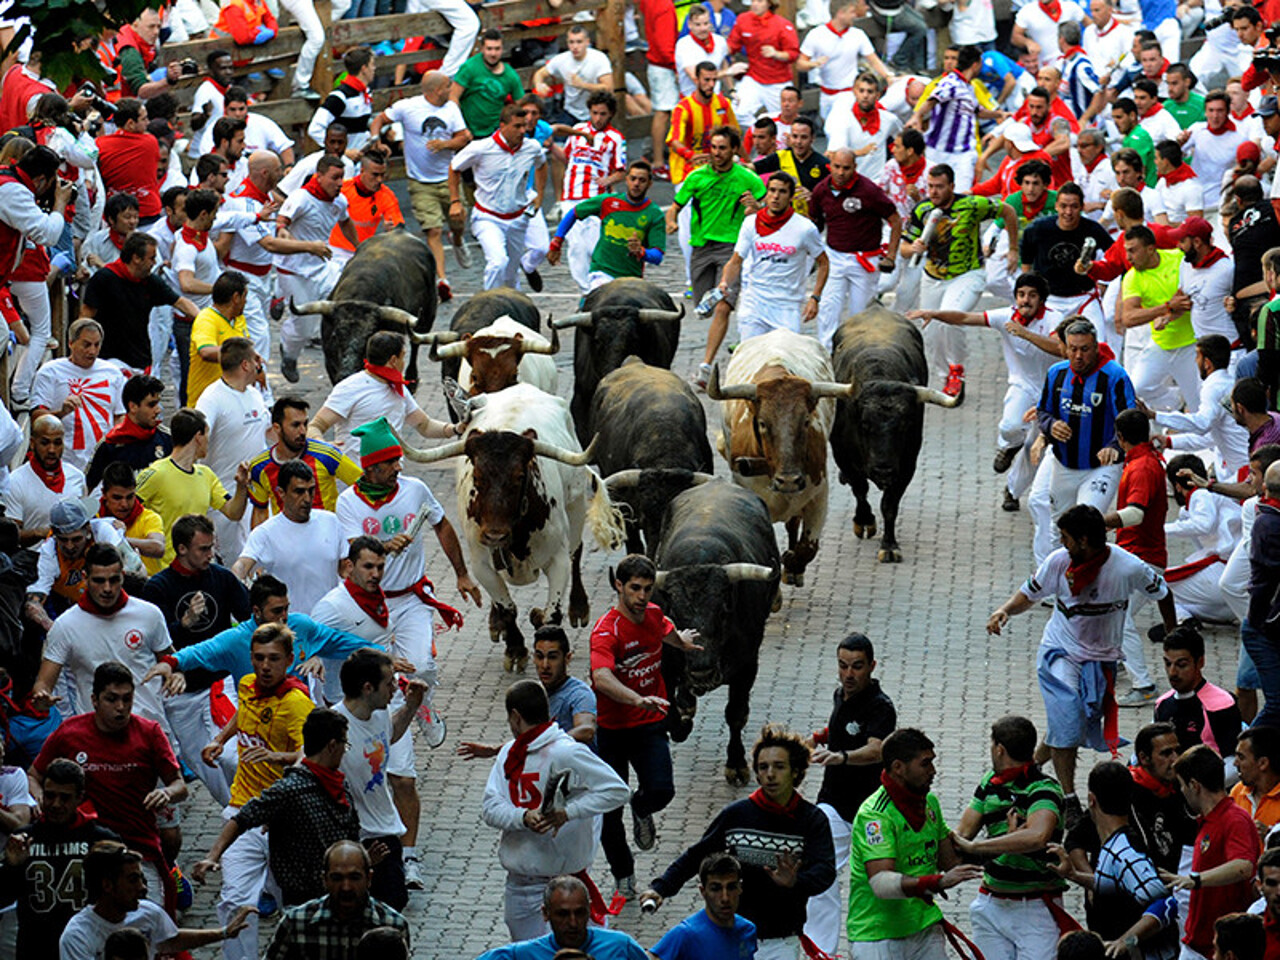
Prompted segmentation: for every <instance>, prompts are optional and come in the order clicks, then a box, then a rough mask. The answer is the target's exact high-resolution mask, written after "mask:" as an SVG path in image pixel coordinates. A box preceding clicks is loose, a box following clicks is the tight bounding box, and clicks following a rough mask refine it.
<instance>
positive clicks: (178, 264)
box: [173, 230, 222, 310]
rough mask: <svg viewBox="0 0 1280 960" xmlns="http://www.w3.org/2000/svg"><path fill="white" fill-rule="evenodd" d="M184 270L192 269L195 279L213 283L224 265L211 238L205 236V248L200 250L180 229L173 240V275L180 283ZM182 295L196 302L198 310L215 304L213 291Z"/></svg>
mask: <svg viewBox="0 0 1280 960" xmlns="http://www.w3.org/2000/svg"><path fill="white" fill-rule="evenodd" d="M183 270H190V271H191V272H192V273H193V274H195V279H197V280H199V281H201V282H202V283H207V284H210V285H212V284H213V282H214V281H215V280H217V279H218V276H219V275H220V274H221V273H222V267H221V266H220V265H219V263H218V251H217V250H216V249H214V246H213V241H212V239H211V238H209V237H206V238H205V244H204V249H203V250H200V249H198V248H197V247H196V246H195V244H192V243H188V242H187V240H186V238H184V237H183V236H182V231H181V230H179V231H178V234H177V236H175V237H174V240H173V275H174V277H175V278H177V279H178V282H179V284H181V282H182V280H181V277H180V274H181V272H182V271H183ZM179 292H181V287H179ZM182 295H183V296H184V297H186V298H187V299H188V300H190V301H191V302H192V303H194V304H195V305H196V309H197V310H203V309H204V308H205V307H211V306H213V294H212V293H183V294H182Z"/></svg>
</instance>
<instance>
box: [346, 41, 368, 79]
mask: <svg viewBox="0 0 1280 960" xmlns="http://www.w3.org/2000/svg"><path fill="white" fill-rule="evenodd" d="M372 61H373V51H372V50H370V49H369V48H368V47H352V48H351V49H350V50H348V51H347V52H346V53H344V54H343V55H342V66H343V67H344V68H345V69H346V71H347V73H350V74H357V73H359V72H360V71H361V70H363V69H364V68H365V67H367V66H368V65H369V64H370V63H371V62H372Z"/></svg>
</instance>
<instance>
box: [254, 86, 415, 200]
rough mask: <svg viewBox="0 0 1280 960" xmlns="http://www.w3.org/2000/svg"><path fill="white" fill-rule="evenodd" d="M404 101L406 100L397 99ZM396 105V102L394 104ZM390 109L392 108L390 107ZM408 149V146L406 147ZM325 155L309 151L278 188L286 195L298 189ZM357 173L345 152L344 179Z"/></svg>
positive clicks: (343, 162) (322, 152) (343, 158)
mask: <svg viewBox="0 0 1280 960" xmlns="http://www.w3.org/2000/svg"><path fill="white" fill-rule="evenodd" d="M397 102H399V103H403V102H404V101H403V100H401V101H397ZM392 106H395V104H392ZM388 109H390V108H388ZM405 149H406V150H407V149H408V148H407V147H406V148H405ZM324 155H325V153H324V151H323V150H317V151H315V153H308V154H307V155H306V156H305V157H303V158H302V159H301V160H299V161H298V162H297V163H295V164H294V165H293V169H292V170H290V171H289V172H288V173H286V174H285V175H284V179H282V180H281V181H280V183H279V184H278V185H277V186H276V189H277V190H279V191H280V192H281V193H283V194H284V195H285V196H286V197H287V196H289V195H290V194H292V193H293V191H295V190H297V189H298V188H299V187H301V186H302V185H303V184H304V183H306V182H307V181H308V180H310V179H311V176H312V174H314V173H315V172H316V164H317V163H319V162H320V158H321V157H323V156H324ZM355 175H356V165H355V164H354V163H352V162H351V161H350V160H349V159H348V158H347V157H346V155H345V154H344V155H343V157H342V179H343V180H350V179H351V178H352V177H354V176H355Z"/></svg>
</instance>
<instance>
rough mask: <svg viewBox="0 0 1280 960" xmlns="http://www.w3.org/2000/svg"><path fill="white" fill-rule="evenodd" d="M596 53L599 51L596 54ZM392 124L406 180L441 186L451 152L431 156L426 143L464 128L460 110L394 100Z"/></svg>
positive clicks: (446, 176)
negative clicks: (400, 138) (397, 130)
mask: <svg viewBox="0 0 1280 960" xmlns="http://www.w3.org/2000/svg"><path fill="white" fill-rule="evenodd" d="M596 52H599V51H596ZM383 113H384V114H385V115H386V117H387V118H388V119H389V120H391V122H392V123H398V124H400V126H401V127H402V128H403V130H404V162H405V172H406V173H407V174H408V175H409V179H410V180H417V181H418V182H419V183H443V182H444V181H446V180H448V179H449V160H450V159H451V158H452V157H453V151H452V150H441V151H439V152H437V153H433V152H431V151H430V150H428V149H427V141H428V140H449V139H451V138H452V137H453V136H454V135H455V134H457V133H458V132H459V131H462V130H465V129H467V123H466V121H465V120H463V119H462V111H461V110H460V109H458V105H457V104H456V103H454V102H453V101H452V100H446V101H445V103H444V105H443V106H440V107H437V106H434V105H432V104H430V103H428V102H427V98H426V97H424V96H421V95H419V96H416V97H406V98H405V99H403V100H397V101H396V102H395V103H393V104H391V105H390V106H389V107H387V109H386V110H384V111H383Z"/></svg>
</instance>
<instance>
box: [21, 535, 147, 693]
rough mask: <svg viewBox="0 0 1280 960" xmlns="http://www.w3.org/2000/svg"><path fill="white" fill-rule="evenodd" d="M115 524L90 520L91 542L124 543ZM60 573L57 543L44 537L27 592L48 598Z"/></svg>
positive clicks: (117, 544) (116, 544) (113, 544)
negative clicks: (33, 575) (31, 582)
mask: <svg viewBox="0 0 1280 960" xmlns="http://www.w3.org/2000/svg"><path fill="white" fill-rule="evenodd" d="M117 522H118V521H116V520H108V519H105V518H102V517H93V518H92V519H90V521H89V531H90V533H92V535H93V542H94V543H109V544H111V545H112V546H115V547H118V546H119V545H120V544H121V543H122V542H123V541H124V534H123V533H122V532H121V531H120V530H119V528H117V527H116V523H117ZM61 571H62V565H61V564H60V563H59V562H58V541H56V540H54V539H53V537H45V538H44V539H43V540H41V541H40V544H39V546H38V547H36V581H35V583H33V584H31V586H30V587H28V588H27V592H28V593H41V594H44V595H45V596H48V595H49V591H51V590H52V589H53V584H54V581H56V580H57V579H58V574H59V573H60V572H61ZM148 669H150V668H148Z"/></svg>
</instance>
